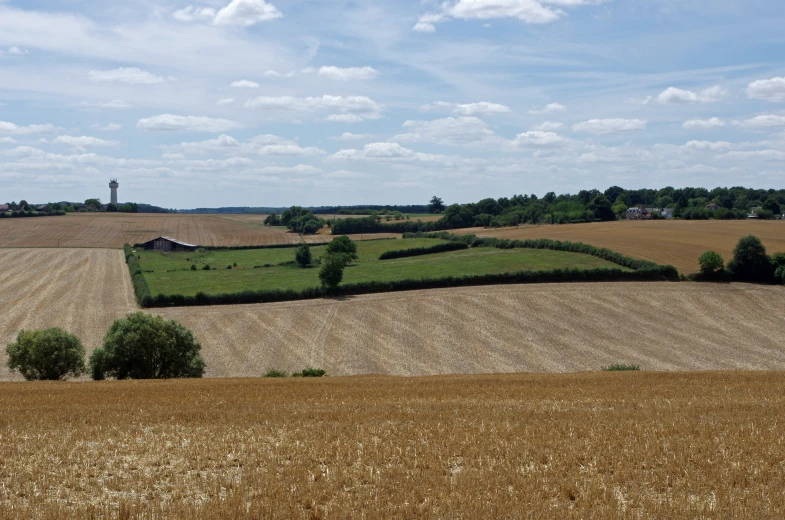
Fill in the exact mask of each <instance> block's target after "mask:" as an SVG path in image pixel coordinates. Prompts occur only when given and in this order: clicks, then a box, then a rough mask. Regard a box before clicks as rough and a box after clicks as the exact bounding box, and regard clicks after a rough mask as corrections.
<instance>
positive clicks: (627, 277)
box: [129, 263, 678, 307]
mask: <svg viewBox="0 0 785 520" xmlns="http://www.w3.org/2000/svg"><path fill="white" fill-rule="evenodd" d="M129 267H130V263H129ZM670 276H671V272H670V266H657V265H656V264H654V267H652V268H647V269H640V270H637V271H623V270H621V269H553V270H545V271H519V272H514V273H501V274H484V275H467V276H459V277H455V276H448V277H444V278H430V279H429V278H423V279H420V280H399V281H392V282H362V283H356V284H346V285H341V286H339V287H338V288H337V289H336V290H334V291H330V290H326V289H324V288H322V287H309V288H306V289H302V290H294V289H287V290H282V289H273V290H261V291H243V292H240V293H230V294H205V293H202V292H199V293H197V294H196V295H195V296H183V295H180V294H172V295H164V294H159V295H157V296H155V297H154V298H150V299H147V298H142V299H141V301H140V302H141V304H142V306H143V307H183V306H197V305H233V304H243V303H270V302H280V301H291V300H308V299H316V298H324V297H330V296H332V297H337V296H351V295H359V294H370V293H381V292H396V291H412V290H418V289H438V288H446V287H467V286H477V285H499V284H525V283H565V282H621V281H664V280H670V279H672V278H671V277H670ZM676 279H677V280H678V276H677V277H676ZM135 287H136V284H135ZM146 287H147V284H145V286H144V288H145V289H146ZM148 291H149V289H148ZM137 294H138V289H137Z"/></svg>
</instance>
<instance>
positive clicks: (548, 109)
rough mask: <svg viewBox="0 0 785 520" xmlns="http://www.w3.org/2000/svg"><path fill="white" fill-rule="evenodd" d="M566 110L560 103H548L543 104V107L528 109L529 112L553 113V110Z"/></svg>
mask: <svg viewBox="0 0 785 520" xmlns="http://www.w3.org/2000/svg"><path fill="white" fill-rule="evenodd" d="M565 111H567V107H565V106H564V105H562V104H560V103H549V104H547V105H545V108H541V109H540V108H538V109H533V110H529V113H530V114H553V113H555V112H565Z"/></svg>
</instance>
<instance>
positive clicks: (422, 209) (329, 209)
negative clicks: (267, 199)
mask: <svg viewBox="0 0 785 520" xmlns="http://www.w3.org/2000/svg"><path fill="white" fill-rule="evenodd" d="M287 209H288V206H287V207H283V206H281V207H248V206H239V207H229V208H196V209H179V210H171V212H172V213H193V214H207V213H218V214H233V215H239V214H245V213H250V214H257V215H270V214H273V213H275V214H279V213H283V212H284V211H286V210H287ZM304 209H307V210H310V211H311V212H312V213H314V214H316V215H331V214H332V215H369V214H371V213H395V212H396V211H397V212H400V213H428V206H427V205H426V204H421V205H409V206H374V205H359V206H308V207H305V208H304Z"/></svg>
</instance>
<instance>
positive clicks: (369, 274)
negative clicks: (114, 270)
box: [137, 238, 623, 296]
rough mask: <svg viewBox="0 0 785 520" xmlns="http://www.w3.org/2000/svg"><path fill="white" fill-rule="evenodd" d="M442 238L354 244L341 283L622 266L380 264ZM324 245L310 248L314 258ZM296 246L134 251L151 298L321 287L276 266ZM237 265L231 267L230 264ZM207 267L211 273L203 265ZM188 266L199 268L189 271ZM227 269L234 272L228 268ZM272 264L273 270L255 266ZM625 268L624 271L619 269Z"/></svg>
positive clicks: (313, 273)
mask: <svg viewBox="0 0 785 520" xmlns="http://www.w3.org/2000/svg"><path fill="white" fill-rule="evenodd" d="M441 242H444V241H442V240H434V239H425V238H416V239H403V240H373V241H365V242H362V241H360V242H357V253H358V256H359V260H358V261H357V262H356V263H354V264H352V265H350V266H348V267H347V268H346V270H345V271H344V277H343V283H357V282H368V281H374V280H375V281H381V282H385V281H395V280H405V279H421V278H442V277H446V276H464V275H473V274H489V273H507V272H515V271H538V270H549V269H556V268H568V267H569V268H578V269H594V268H603V267H604V268H621V267H620V266H618V265H616V264H613V263H611V262H607V261H605V260H601V259H599V258H596V257H593V256H589V255H584V254H578V253H567V252H563V251H550V250H545V249H496V248H484V247H482V248H472V249H467V250H461V251H450V252H447V253H439V254H433V255H425V256H416V257H409V258H399V259H395V260H383V261H382V260H378V258H379V255H380V254H382V253H383V252H384V251H392V250H399V249H409V248H414V247H428V246H433V245H435V244H438V243H441ZM325 250H326V246H314V247H311V253H312V255H313V257H314V258H319V257H320V256H321V255H322V254H324V252H325ZM294 251H295V250H294V248H281V249H252V250H240V251H205V252H196V253H160V252H153V251H138V252H137V254H138V255H139V256H141V262H140V263H141V265H142V269H143V270H144V271H145V273H144V276H145V278H146V280H147V283H148V285H149V286H150V291H151V292H152V293H153V294H154V295H155V294H182V295H183V296H193V295H195V294H196V293H197V292H200V291H201V292H204V293H206V294H223V293H234V292H241V291H245V290H260V289H305V288H307V287H314V286H318V285H319V277H318V273H319V269H318V268H307V269H303V268H301V267H298V266H296V265H277V264H281V263H283V262H291V261H293V260H294ZM235 263H236V264H237V267H234V264H235ZM208 264H209V265H210V266H211V268H212V269H211V270H210V271H205V270H203V267H204V266H205V265H208ZM191 265H196V266H197V270H196V271H192V270H191V269H190V267H191ZM229 265H231V266H232V267H233V268H232V269H227V266H229ZM263 265H271V266H272V267H261V268H254V266H263ZM622 269H623V268H622Z"/></svg>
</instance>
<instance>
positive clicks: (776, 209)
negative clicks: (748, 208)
mask: <svg viewBox="0 0 785 520" xmlns="http://www.w3.org/2000/svg"><path fill="white" fill-rule="evenodd" d="M763 209H765V210H767V211H771V213H772V214H773V215H779V214H780V211H781V208H780V203H779V202H777V199H775V198H774V197H769V198H768V199H766V202H764V203H763Z"/></svg>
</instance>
